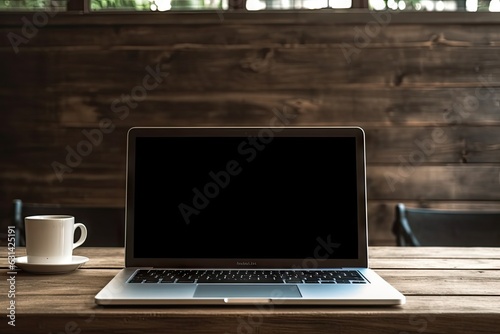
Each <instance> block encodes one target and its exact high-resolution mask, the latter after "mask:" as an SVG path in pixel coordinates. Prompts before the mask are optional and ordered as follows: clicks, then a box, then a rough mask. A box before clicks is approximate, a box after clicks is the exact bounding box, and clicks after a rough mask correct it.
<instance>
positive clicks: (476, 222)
mask: <svg viewBox="0 0 500 334" xmlns="http://www.w3.org/2000/svg"><path fill="white" fill-rule="evenodd" d="M392 232H393V233H394V235H395V236H396V242H397V245H398V246H450V247H453V246H456V247H500V212H495V211H472V210H468V211H464V210H438V209H424V208H408V207H406V206H405V205H404V204H402V203H399V204H397V205H396V217H395V220H394V224H393V227H392Z"/></svg>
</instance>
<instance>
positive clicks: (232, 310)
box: [0, 247, 500, 334]
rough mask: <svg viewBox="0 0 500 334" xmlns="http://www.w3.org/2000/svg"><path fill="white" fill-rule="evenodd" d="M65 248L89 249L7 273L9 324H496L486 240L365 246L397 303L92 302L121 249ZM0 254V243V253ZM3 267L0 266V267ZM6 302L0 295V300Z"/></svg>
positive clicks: (229, 327) (31, 328) (450, 327)
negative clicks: (71, 258) (54, 266)
mask: <svg viewBox="0 0 500 334" xmlns="http://www.w3.org/2000/svg"><path fill="white" fill-rule="evenodd" d="M23 252H24V249H23V248H18V249H16V254H17V255H22V254H23ZM75 253H77V254H80V255H84V256H88V257H89V258H90V261H89V262H88V263H87V264H85V266H83V267H82V268H81V269H79V270H77V271H75V272H72V273H69V274H64V275H35V274H29V273H25V272H22V271H20V272H18V273H17V275H16V305H17V308H16V312H17V314H16V327H15V332H16V333H30V334H32V333H47V332H53V333H60V332H68V331H81V332H85V333H103V332H113V333H143V332H144V331H151V332H155V333H172V332H176V333H241V332H246V331H247V332H249V333H297V332H307V333H309V332H314V333H332V332H335V333H336V332H341V333H361V332H365V331H368V332H370V333H376V334H377V333H381V334H385V333H422V332H423V333H426V332H428V333H448V332H453V333H488V334H492V333H497V332H498V328H500V327H499V326H500V314H499V312H500V311H499V310H500V298H499V297H500V296H499V293H498V292H499V291H500V286H499V284H500V281H499V280H498V277H499V276H498V274H499V268H500V266H499V263H498V261H500V252H499V248H496V247H494V248H482V247H472V248H454V247H445V248H440V247H370V258H371V259H372V260H373V265H374V268H376V269H375V270H376V271H377V272H378V273H379V274H380V275H381V276H382V277H384V278H385V279H386V280H387V281H388V282H390V283H391V284H393V285H394V286H395V287H397V288H398V289H400V290H401V291H402V292H403V293H404V294H405V295H406V296H407V303H406V304H405V305H402V306H397V307H363V306H360V307H340V306H339V307H289V306H283V305H274V306H269V307H268V308H262V307H257V306H255V307H253V306H242V307H211V306H207V307H192V306H190V307H187V306H186V307H182V306H168V307H152V306H143V307H102V306H97V305H96V304H95V303H94V296H95V294H96V293H97V292H98V291H99V290H100V289H101V288H102V287H103V286H104V285H105V284H106V283H107V282H108V281H109V280H110V279H111V278H112V277H113V276H114V275H115V274H116V273H117V272H118V270H119V268H120V267H121V266H122V265H123V248H114V247H105V248H89V247H81V248H77V249H76V250H75ZM6 254H7V250H6V249H0V257H2V258H5V256H6ZM0 268H6V263H3V262H2V263H1V264H0ZM6 272H7V270H6V269H0V276H3V277H5V275H6ZM76 287H77V288H76ZM6 302H7V298H4V297H2V298H0V307H2V308H4V307H7V303H6ZM0 326H1V327H0V328H2V330H4V329H9V328H7V324H6V323H1V324H0ZM10 329H11V328H10Z"/></svg>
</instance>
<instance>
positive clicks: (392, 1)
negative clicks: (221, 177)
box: [0, 0, 500, 12]
mask: <svg viewBox="0 0 500 334" xmlns="http://www.w3.org/2000/svg"><path fill="white" fill-rule="evenodd" d="M89 1H90V3H91V10H94V11H98V10H131V11H155V12H164V11H186V10H187V11H196V10H227V9H228V8H229V6H228V0H89ZM235 1H245V0H235ZM245 2H246V4H245V8H246V9H247V10H248V11H259V10H293V9H301V10H308V9H310V10H315V9H322V8H325V9H326V8H331V9H349V8H352V0H246V1H245ZM65 7H66V0H0V10H3V11H20V10H24V11H25V10H32V11H36V10H52V11H64V10H65ZM368 7H369V9H371V10H394V11H422V12H430V11H462V12H465V11H466V12H477V11H490V12H499V11H500V0H368Z"/></svg>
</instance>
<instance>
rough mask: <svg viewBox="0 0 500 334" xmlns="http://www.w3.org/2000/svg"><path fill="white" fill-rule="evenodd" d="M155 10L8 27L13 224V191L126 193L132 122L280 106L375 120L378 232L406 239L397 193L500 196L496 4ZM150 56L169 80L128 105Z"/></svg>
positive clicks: (1, 71)
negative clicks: (396, 229)
mask: <svg viewBox="0 0 500 334" xmlns="http://www.w3.org/2000/svg"><path fill="white" fill-rule="evenodd" d="M149 14H151V13H149ZM149 14H146V13H134V15H131V14H127V13H113V14H110V13H92V14H91V15H90V14H82V15H79V14H78V15H77V14H75V13H58V15H55V16H54V17H51V18H50V20H48V22H47V24H45V25H44V26H43V27H40V29H38V30H37V33H36V36H31V37H29V38H26V37H25V38H26V40H25V42H23V43H21V44H19V45H18V46H17V48H16V47H14V46H13V44H12V40H11V39H9V38H3V39H1V40H0V57H1V59H2V64H1V65H0V76H1V77H2V80H1V82H0V110H2V112H0V152H2V161H1V165H0V185H1V186H0V227H1V228H2V229H4V228H5V227H6V226H7V225H8V224H9V222H10V219H9V212H10V202H11V200H13V199H15V198H21V199H23V200H25V201H31V202H50V203H77V204H80V203H82V204H83V203H85V204H89V205H95V206H114V207H117V206H123V205H124V201H125V198H124V197H125V156H126V143H125V140H126V131H127V130H128V128H130V127H132V126H148V125H151V126H208V125H213V126H217V125H257V126H268V125H269V122H270V119H271V118H272V117H273V110H280V111H282V112H286V113H287V114H289V115H290V125H292V126H297V125H342V126H345V125H356V126H361V127H363V128H364V129H365V131H366V139H367V164H368V166H367V176H368V186H369V188H368V207H369V232H370V234H369V240H370V244H372V245H393V244H394V238H393V236H392V233H391V231H390V227H391V224H392V220H393V207H394V205H395V204H396V203H398V202H405V203H407V204H408V205H410V204H411V205H424V206H433V207H448V208H453V207H455V208H474V207H479V208H490V209H499V208H500V202H499V198H500V193H499V189H500V188H499V185H500V170H499V168H498V164H499V162H500V137H499V134H500V131H498V130H499V126H500V111H499V110H500V109H499V108H500V107H499V106H500V102H499V101H500V100H499V98H498V96H499V93H500V67H499V66H498V63H499V61H500V58H499V53H498V49H499V47H500V33H499V31H500V30H499V29H498V27H499V25H500V21H499V20H498V17H497V16H495V15H489V14H494V13H467V14H468V15H463V14H460V13H426V14H429V15H425V17H426V21H425V22H424V21H422V16H421V15H415V14H420V13H399V14H397V15H396V14H390V15H389V16H385V17H384V16H376V15H375V14H374V13H371V14H370V13H349V14H347V13H344V14H345V15H338V13H326V12H322V11H317V12H300V11H297V12H279V13H258V12H255V13H228V12H227V13H226V12H224V13H223V15H222V16H221V15H218V13H215V12H206V13H190V14H187V13H163V14H162V13H154V14H159V15H149ZM219 14H220V13H219ZM379 15H383V14H380V13H379ZM23 19H24V20H25V21H26V19H27V20H30V19H32V14H30V13H22V14H20V13H17V14H16V13H0V34H1V35H2V36H6V37H8V36H13V34H16V35H17V36H21V37H23V36H24V35H26V28H24V30H23V22H24V21H23ZM23 34H24V35H23ZM148 68H149V69H155V70H157V73H159V74H158V77H157V79H158V81H157V83H158V85H155V87H154V89H149V90H147V91H146V93H147V94H145V96H144V97H140V101H133V102H137V103H134V104H133V107H132V106H127V105H126V104H125V102H124V101H126V99H127V97H128V98H129V99H130V98H131V96H132V95H133V94H134V93H137V92H139V90H138V89H140V88H141V85H143V83H144V81H143V80H144V78H145V77H146V76H147V75H148V73H149V72H148ZM124 99H125V100H124ZM120 107H121V108H120ZM123 107H125V108H123ZM103 121H107V122H109V124H111V125H112V127H113V129H112V131H109V133H106V134H104V135H103V139H102V142H100V143H99V145H94V147H93V149H92V153H91V154H89V155H88V156H86V157H85V159H82V161H81V162H80V163H79V164H78V166H76V167H75V168H73V169H72V170H71V172H68V173H65V174H64V176H63V177H58V176H57V175H56V173H55V172H54V170H53V167H52V163H54V162H59V163H65V159H66V158H67V152H68V148H70V149H71V148H75V147H77V145H79V144H80V143H81V142H83V141H85V140H87V138H86V137H85V135H84V132H85V131H92V130H100V126H101V125H102V122H103Z"/></svg>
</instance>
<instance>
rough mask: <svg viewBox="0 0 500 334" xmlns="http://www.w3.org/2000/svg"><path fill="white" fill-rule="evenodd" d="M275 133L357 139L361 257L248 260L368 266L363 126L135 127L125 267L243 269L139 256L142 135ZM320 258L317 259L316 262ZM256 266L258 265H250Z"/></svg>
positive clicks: (232, 262) (268, 264) (130, 144)
mask: <svg viewBox="0 0 500 334" xmlns="http://www.w3.org/2000/svg"><path fill="white" fill-rule="evenodd" d="M262 133H266V134H267V135H269V134H272V135H273V136H277V137H287V136H294V137H297V136H302V137H307V136H315V137H321V136H329V137H332V136H334V137H354V138H356V160H357V161H356V168H357V175H359V176H360V177H359V180H358V181H359V182H357V186H358V208H359V214H358V258H357V259H311V258H308V259H245V260H246V261H247V262H248V261H251V262H254V263H258V267H259V268H276V267H277V265H278V264H279V267H280V268H311V267H314V268H341V267H359V268H368V235H367V232H368V219H367V191H366V152H365V151H366V148H365V133H364V130H363V129H362V128H360V127H333V126H326V127H325V126H314V127H299V126H297V127H283V128H271V127H252V126H250V127H248V126H246V127H133V128H130V129H129V131H128V133H127V158H126V163H127V164H126V203H125V208H126V210H125V217H126V218H125V219H126V227H125V229H126V231H125V232H126V233H125V267H165V268H166V267H170V268H176V267H179V268H242V267H245V266H241V265H237V262H238V260H236V259H206V258H203V259H185V258H182V259H175V258H174V259H173V258H136V257H135V255H134V254H135V252H134V247H135V240H134V233H133V231H134V228H135V225H134V224H135V222H134V216H135V211H134V200H135V196H134V192H135V188H134V184H135V157H136V146H135V142H136V139H137V138H139V137H172V136H173V137H177V136H197V137H220V136H235V137H240V136H241V137H242V138H243V137H247V136H258V135H259V134H262ZM315 260H317V261H315ZM250 267H255V266H250Z"/></svg>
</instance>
